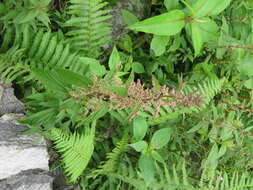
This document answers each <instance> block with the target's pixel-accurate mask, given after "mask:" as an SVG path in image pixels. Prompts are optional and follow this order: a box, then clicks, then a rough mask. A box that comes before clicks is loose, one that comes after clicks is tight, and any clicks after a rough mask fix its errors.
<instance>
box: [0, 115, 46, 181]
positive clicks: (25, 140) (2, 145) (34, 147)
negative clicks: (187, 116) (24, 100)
mask: <svg viewBox="0 0 253 190" xmlns="http://www.w3.org/2000/svg"><path fill="white" fill-rule="evenodd" d="M13 116H14V115H13V114H12V115H5V116H3V117H1V118H0V179H5V178H8V177H10V176H13V175H16V174H18V173H20V172H22V171H25V170H31V169H41V170H45V171H48V170H49V168H48V160H49V156H48V152H47V147H46V143H45V141H44V140H41V141H40V142H39V143H38V135H23V134H22V132H23V131H25V130H26V129H27V128H26V127H24V126H21V125H17V123H15V122H14V121H13V120H15V118H13ZM16 117H17V116H16Z"/></svg>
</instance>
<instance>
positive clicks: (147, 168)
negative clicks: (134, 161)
mask: <svg viewBox="0 0 253 190" xmlns="http://www.w3.org/2000/svg"><path fill="white" fill-rule="evenodd" d="M138 164H139V168H140V170H141V175H142V177H143V179H144V181H145V182H146V184H147V186H149V184H151V183H152V181H153V180H154V177H155V161H154V159H153V157H152V156H151V155H150V153H145V154H142V155H141V157H140V159H139V162H138Z"/></svg>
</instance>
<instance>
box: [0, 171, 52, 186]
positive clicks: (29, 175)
mask: <svg viewBox="0 0 253 190" xmlns="http://www.w3.org/2000/svg"><path fill="white" fill-rule="evenodd" d="M52 181H53V178H52V177H51V176H50V175H49V174H48V173H47V172H45V171H43V170H38V169H36V170H28V171H24V172H21V173H19V174H18V175H14V176H11V177H9V178H7V179H2V180H0V190H52Z"/></svg>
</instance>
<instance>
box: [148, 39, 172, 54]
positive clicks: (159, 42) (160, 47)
mask: <svg viewBox="0 0 253 190" xmlns="http://www.w3.org/2000/svg"><path fill="white" fill-rule="evenodd" d="M169 41H170V37H169V36H158V35H154V37H153V39H152V41H151V47H150V48H151V49H152V50H153V51H154V52H155V55H156V56H160V55H162V54H163V53H164V52H165V50H166V46H167V45H168V43H169Z"/></svg>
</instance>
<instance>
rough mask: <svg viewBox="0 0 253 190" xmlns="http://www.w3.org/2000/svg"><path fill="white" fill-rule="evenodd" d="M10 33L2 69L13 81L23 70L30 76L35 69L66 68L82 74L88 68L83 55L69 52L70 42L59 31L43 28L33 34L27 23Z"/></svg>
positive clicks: (3, 46)
mask: <svg viewBox="0 0 253 190" xmlns="http://www.w3.org/2000/svg"><path fill="white" fill-rule="evenodd" d="M9 33H10V34H8V35H6V36H5V38H4V44H3V45H2V48H1V49H3V50H4V49H6V48H9V46H12V47H11V48H10V49H9V50H8V51H6V52H5V54H2V55H1V56H0V61H1V62H2V64H1V66H0V72H1V73H2V74H3V75H4V77H5V78H6V79H7V80H8V81H10V82H11V81H13V80H15V79H16V78H17V77H18V76H22V75H24V73H27V74H28V75H29V73H30V71H31V70H32V69H33V68H45V67H46V68H49V69H52V68H67V69H70V70H72V71H74V72H76V73H79V74H84V73H85V72H86V70H87V67H88V66H87V63H86V62H85V60H84V59H83V57H80V56H79V55H77V52H72V51H70V45H69V44H65V42H64V40H60V39H59V37H58V36H57V34H56V33H53V32H51V31H47V32H44V30H43V29H40V30H38V31H37V32H36V33H34V31H32V29H31V28H29V27H28V26H27V27H25V29H24V30H23V31H22V32H21V33H19V32H17V31H16V32H14V33H13V32H12V30H11V31H9ZM22 67H23V69H22Z"/></svg>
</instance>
